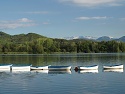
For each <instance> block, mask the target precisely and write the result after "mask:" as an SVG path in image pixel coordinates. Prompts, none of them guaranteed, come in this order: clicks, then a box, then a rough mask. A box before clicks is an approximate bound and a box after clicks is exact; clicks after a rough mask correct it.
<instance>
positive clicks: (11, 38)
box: [0, 31, 125, 43]
mask: <svg viewBox="0 0 125 94" xmlns="http://www.w3.org/2000/svg"><path fill="white" fill-rule="evenodd" d="M38 38H47V37H45V36H42V35H40V34H36V33H28V34H18V35H10V34H7V33H5V32H2V31H0V42H1V43H2V42H16V43H18V42H29V41H33V40H35V39H38ZM60 39H66V40H73V39H83V40H93V41H112V40H115V41H122V42H125V36H122V37H120V38H113V37H111V36H102V37H99V38H96V37H93V36H76V37H74V36H71V37H64V38H60Z"/></svg>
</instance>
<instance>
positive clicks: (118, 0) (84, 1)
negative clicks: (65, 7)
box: [60, 0, 124, 7]
mask: <svg viewBox="0 0 125 94" xmlns="http://www.w3.org/2000/svg"><path fill="white" fill-rule="evenodd" d="M123 1H124V0H60V2H66V3H71V4H76V5H78V6H84V7H95V6H102V5H103V6H121V5H122V2H123Z"/></svg>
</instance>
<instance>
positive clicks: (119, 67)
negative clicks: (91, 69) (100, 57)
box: [103, 64, 123, 69]
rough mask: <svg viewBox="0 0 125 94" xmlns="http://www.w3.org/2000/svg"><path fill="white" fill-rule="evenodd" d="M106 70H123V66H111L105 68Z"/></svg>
mask: <svg viewBox="0 0 125 94" xmlns="http://www.w3.org/2000/svg"><path fill="white" fill-rule="evenodd" d="M103 68H104V69H123V65H122V64H120V65H111V66H103Z"/></svg>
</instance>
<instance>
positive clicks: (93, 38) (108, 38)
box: [63, 36, 125, 42]
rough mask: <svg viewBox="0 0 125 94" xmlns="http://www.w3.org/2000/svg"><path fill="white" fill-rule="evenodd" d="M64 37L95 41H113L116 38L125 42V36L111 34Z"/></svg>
mask: <svg viewBox="0 0 125 94" xmlns="http://www.w3.org/2000/svg"><path fill="white" fill-rule="evenodd" d="M63 39H66V40H73V39H84V40H95V41H112V40H115V41H122V42H125V36H123V37H120V38H113V37H111V36H102V37H99V38H96V37H92V36H85V37H84V36H76V37H73V36H72V37H64V38H63Z"/></svg>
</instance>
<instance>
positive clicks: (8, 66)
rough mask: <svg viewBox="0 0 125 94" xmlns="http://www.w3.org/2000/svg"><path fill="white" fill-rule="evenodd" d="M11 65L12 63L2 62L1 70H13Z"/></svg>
mask: <svg viewBox="0 0 125 94" xmlns="http://www.w3.org/2000/svg"><path fill="white" fill-rule="evenodd" d="M11 67H12V64H8V65H7V64H1V65H0V70H1V71H3V70H9V71H10V70H11Z"/></svg>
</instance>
